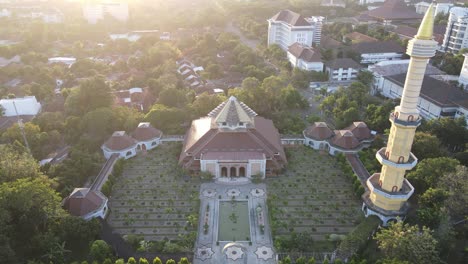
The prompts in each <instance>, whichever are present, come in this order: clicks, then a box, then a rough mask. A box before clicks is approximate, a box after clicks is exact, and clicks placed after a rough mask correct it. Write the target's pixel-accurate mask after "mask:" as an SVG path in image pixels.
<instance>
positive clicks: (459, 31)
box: [441, 7, 468, 53]
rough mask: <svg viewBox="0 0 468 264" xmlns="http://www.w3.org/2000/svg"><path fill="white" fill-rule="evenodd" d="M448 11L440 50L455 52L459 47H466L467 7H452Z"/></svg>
mask: <svg viewBox="0 0 468 264" xmlns="http://www.w3.org/2000/svg"><path fill="white" fill-rule="evenodd" d="M449 13H450V15H449V19H448V23H447V29H446V30H445V35H444V42H443V43H442V47H441V50H442V51H444V52H452V53H457V52H458V51H459V50H461V49H464V48H468V30H467V28H468V26H467V25H468V8H466V7H453V8H451V9H450V12H449Z"/></svg>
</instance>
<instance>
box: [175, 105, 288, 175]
mask: <svg viewBox="0 0 468 264" xmlns="http://www.w3.org/2000/svg"><path fill="white" fill-rule="evenodd" d="M286 163H287V161H286V155H285V153H284V150H283V146H282V145H281V140H280V135H279V133H278V130H277V129H276V128H275V126H274V125H273V122H272V121H271V120H269V119H265V118H263V117H259V116H258V115H257V114H256V113H255V112H254V111H253V110H252V109H250V108H249V107H248V106H247V105H245V104H244V103H242V102H239V101H238V100H237V98H235V97H233V96H231V97H230V98H229V99H228V100H227V101H225V102H223V103H221V104H220V105H219V106H217V107H216V108H215V109H214V110H213V111H211V112H210V113H209V114H208V116H206V117H202V118H199V119H197V120H194V121H192V125H191V127H190V128H189V130H188V131H187V133H186V135H185V140H184V145H183V148H182V153H181V154H180V158H179V164H180V165H181V166H182V167H183V168H185V169H187V170H189V171H190V172H192V173H198V172H200V171H205V172H209V173H211V174H212V175H213V176H214V177H215V178H219V179H220V180H223V179H229V178H246V177H247V178H250V177H252V176H253V175H260V176H261V177H265V176H270V175H275V174H277V173H278V172H280V171H281V169H282V168H284V166H285V165H286Z"/></svg>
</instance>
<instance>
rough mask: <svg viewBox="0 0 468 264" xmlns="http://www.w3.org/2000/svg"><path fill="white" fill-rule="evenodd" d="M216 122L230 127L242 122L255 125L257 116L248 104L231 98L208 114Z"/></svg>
mask: <svg viewBox="0 0 468 264" xmlns="http://www.w3.org/2000/svg"><path fill="white" fill-rule="evenodd" d="M208 116H209V117H212V118H213V119H214V122H215V123H217V124H219V123H225V124H226V125H228V126H237V125H238V124H239V123H240V122H242V123H245V124H251V123H253V118H254V117H255V116H257V113H255V111H254V110H252V109H250V107H248V106H247V105H246V104H244V103H243V102H240V101H239V100H237V98H236V97H234V96H231V97H230V98H229V99H228V100H227V101H225V102H222V103H221V104H220V105H218V106H217V107H216V108H215V109H213V111H211V112H210V113H209V114H208Z"/></svg>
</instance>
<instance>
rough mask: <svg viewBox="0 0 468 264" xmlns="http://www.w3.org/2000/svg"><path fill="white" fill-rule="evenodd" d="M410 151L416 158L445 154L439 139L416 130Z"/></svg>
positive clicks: (435, 156)
mask: <svg viewBox="0 0 468 264" xmlns="http://www.w3.org/2000/svg"><path fill="white" fill-rule="evenodd" d="M411 152H413V154H414V155H416V157H417V158H418V160H423V159H427V158H437V157H441V156H445V155H444V154H445V153H444V151H443V147H442V144H441V143H440V141H439V139H438V138H437V137H436V136H434V135H431V134H429V133H424V132H416V134H415V136H414V140H413V146H412V147H411Z"/></svg>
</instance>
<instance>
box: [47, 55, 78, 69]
mask: <svg viewBox="0 0 468 264" xmlns="http://www.w3.org/2000/svg"><path fill="white" fill-rule="evenodd" d="M48 62H49V63H62V64H65V65H67V66H68V67H71V66H72V65H73V64H74V63H75V62H76V58H73V57H53V58H49V59H48Z"/></svg>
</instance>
